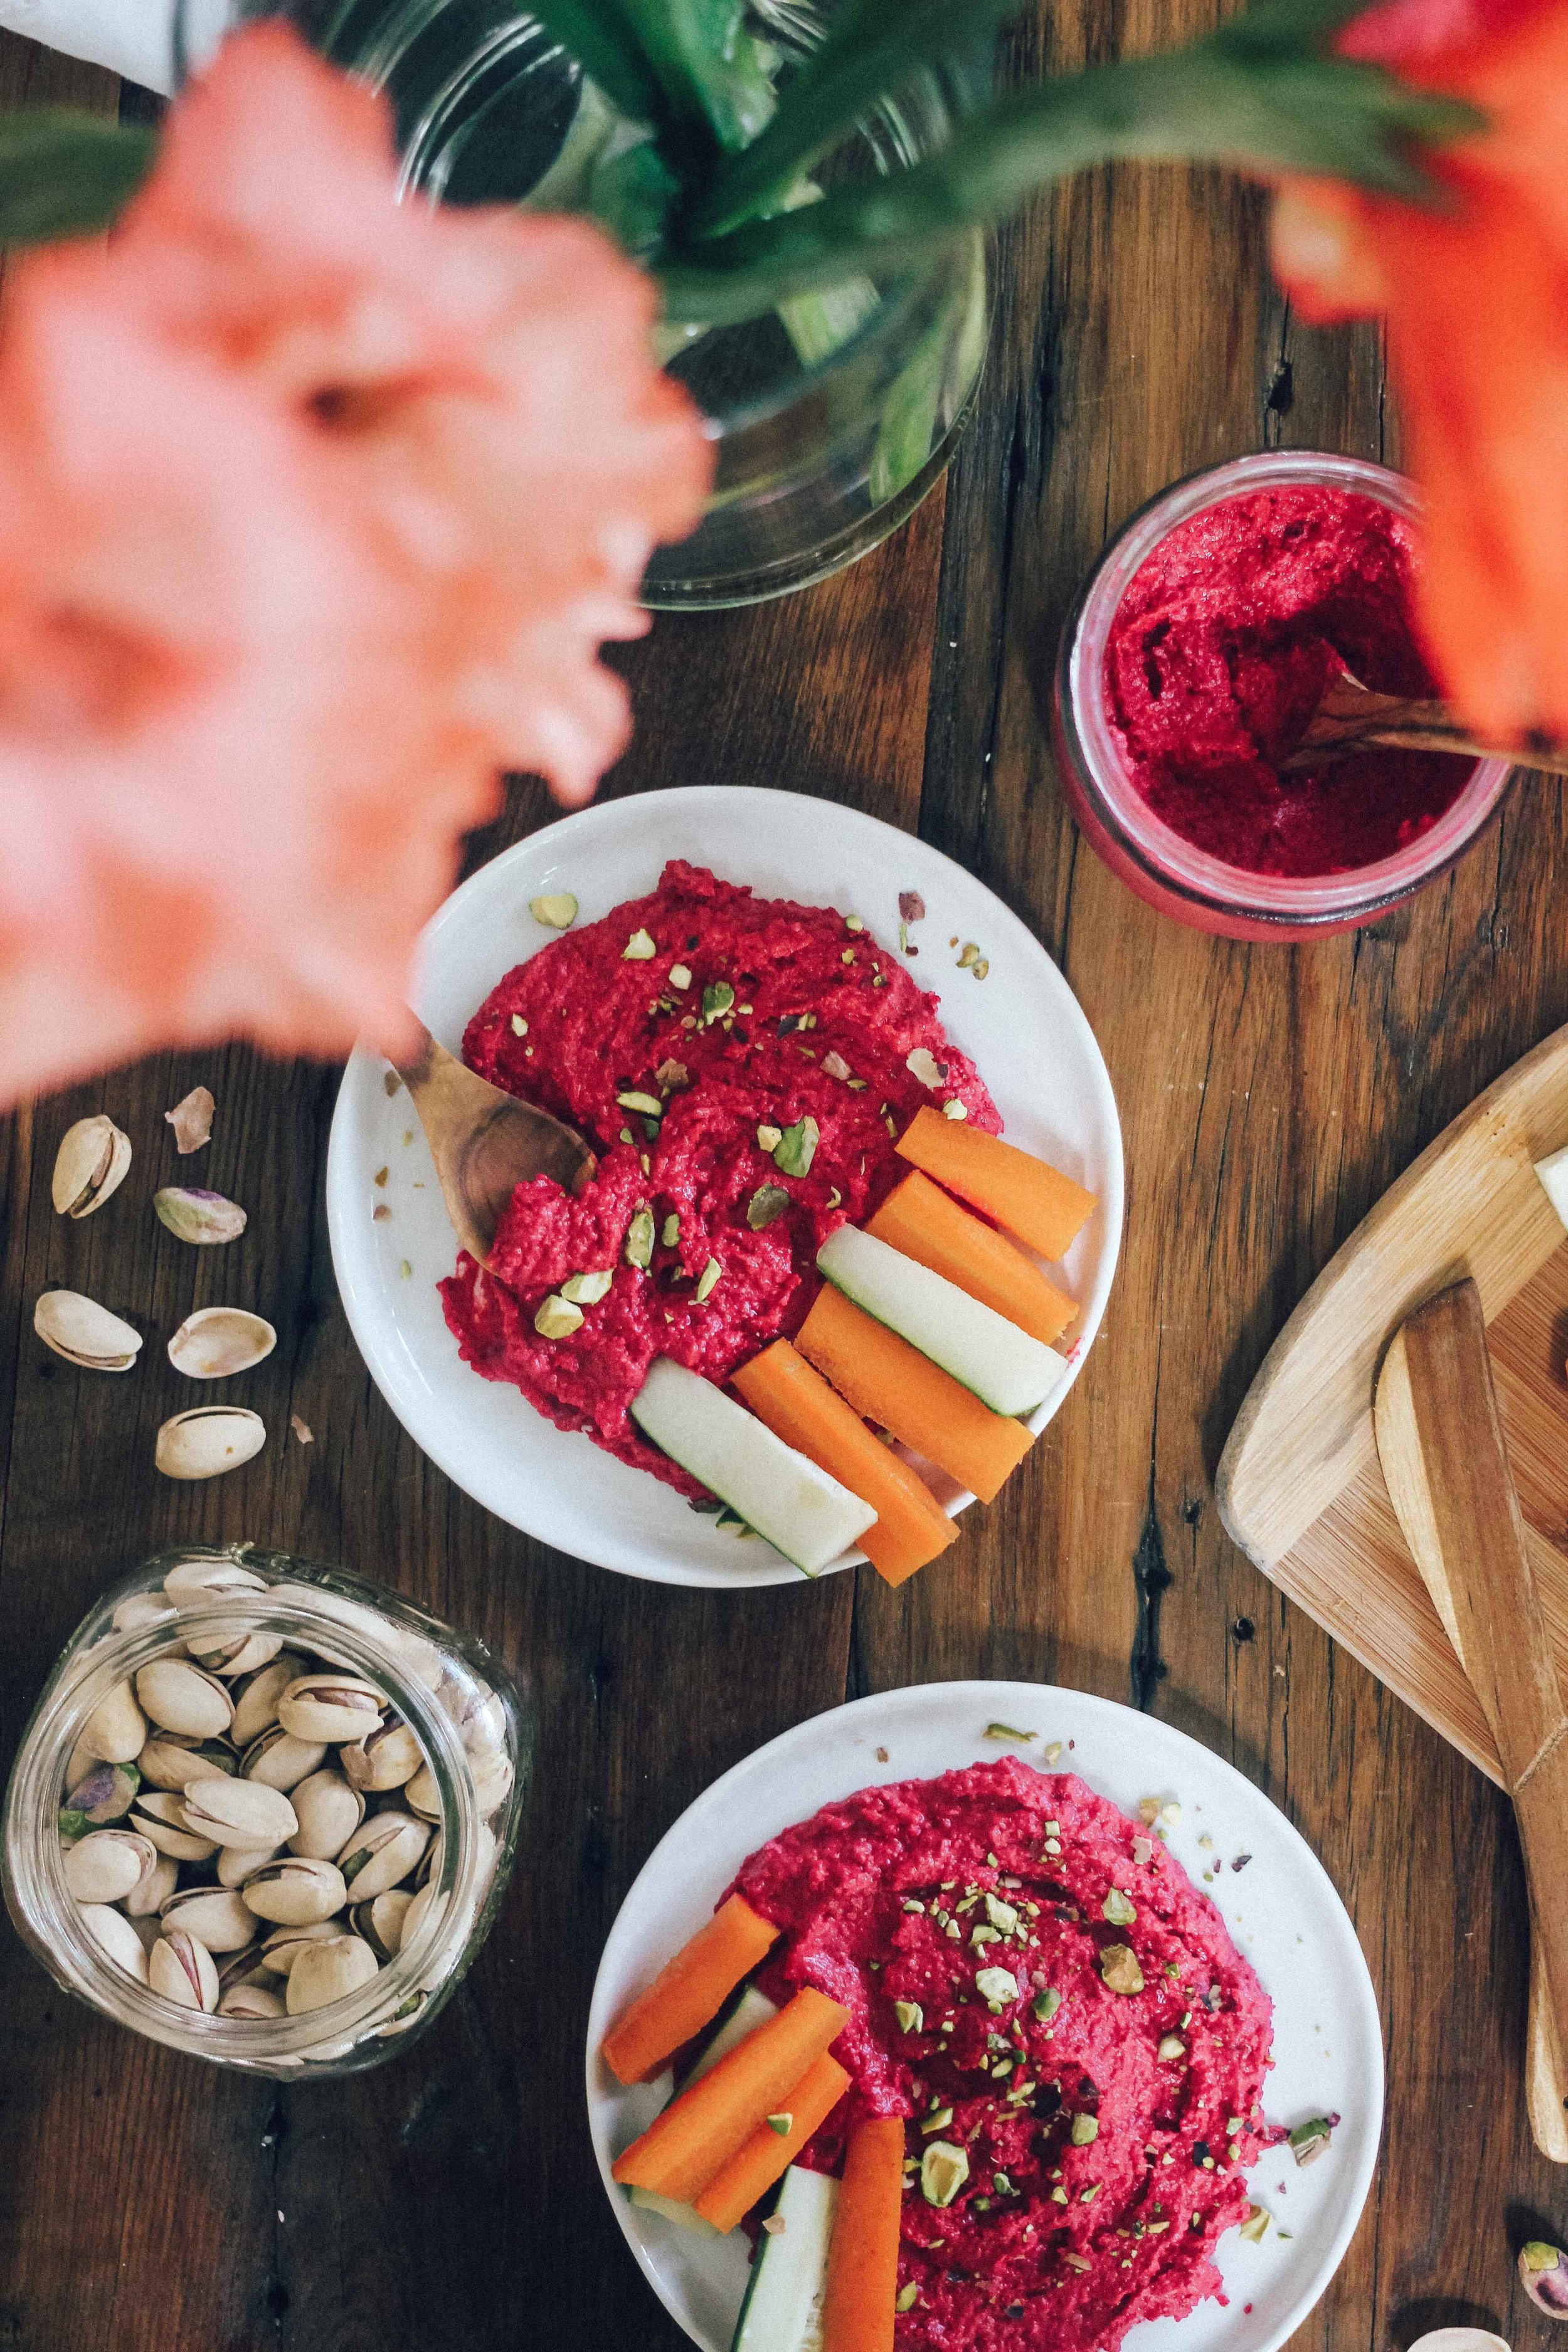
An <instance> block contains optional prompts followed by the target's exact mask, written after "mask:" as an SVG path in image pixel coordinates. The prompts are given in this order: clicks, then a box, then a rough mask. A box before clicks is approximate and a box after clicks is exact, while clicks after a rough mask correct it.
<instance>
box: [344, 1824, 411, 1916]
mask: <svg viewBox="0 0 1568 2352" xmlns="http://www.w3.org/2000/svg"><path fill="white" fill-rule="evenodd" d="M429 1843H430V1831H429V1827H428V1825H427V1824H426V1822H418V1821H416V1820H415V1819H414V1817H413V1815H412V1814H411V1813H376V1814H374V1816H373V1817H372V1819H371V1820H369V1821H368V1822H366V1823H365V1824H364V1827H363V1829H362V1830H359V1831H358V1832H356V1833H355V1834H354V1835H353V1837H352V1838H350V1840H349V1842H348V1843H347V1845H345V1846H344V1848H343V1850H342V1853H340V1854H339V1856H338V1868H339V1869H340V1870H341V1871H342V1874H343V1884H344V1885H345V1886H348V1887H350V1888H352V1890H353V1897H354V1900H355V1902H356V1903H367V1902H369V1900H370V1899H371V1897H372V1896H373V1895H384V1894H385V1893H386V1892H387V1890H388V1888H390V1887H394V1886H397V1885H401V1883H402V1881H403V1880H404V1879H405V1878H407V1877H409V1876H410V1875H411V1874H412V1873H413V1872H414V1871H416V1870H417V1868H418V1867H419V1864H420V1862H421V1861H422V1859H423V1858H424V1853H425V1849H426V1846H427V1845H428V1844H429Z"/></svg>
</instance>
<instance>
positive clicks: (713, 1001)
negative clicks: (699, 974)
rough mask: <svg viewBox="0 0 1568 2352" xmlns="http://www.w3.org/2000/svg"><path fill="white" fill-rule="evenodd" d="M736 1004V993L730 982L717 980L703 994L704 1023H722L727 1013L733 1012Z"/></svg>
mask: <svg viewBox="0 0 1568 2352" xmlns="http://www.w3.org/2000/svg"><path fill="white" fill-rule="evenodd" d="M734 1003H735V992H734V990H733V989H732V988H731V985H730V983H729V982H728V981H727V980H715V981H713V982H710V985H709V986H708V987H706V988H705V989H704V990H703V992H702V1018H703V1020H704V1021H721V1020H722V1019H723V1018H724V1015H725V1013H729V1012H731V1011H732V1010H733V1008H734Z"/></svg>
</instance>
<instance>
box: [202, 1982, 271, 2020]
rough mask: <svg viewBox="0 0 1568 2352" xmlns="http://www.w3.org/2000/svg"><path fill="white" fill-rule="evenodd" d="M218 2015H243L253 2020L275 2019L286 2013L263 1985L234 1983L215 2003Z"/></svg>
mask: <svg viewBox="0 0 1568 2352" xmlns="http://www.w3.org/2000/svg"><path fill="white" fill-rule="evenodd" d="M217 2013H218V2015H219V2016H220V2017H244V2018H248V2019H250V2020H251V2021H253V2022H254V2021H259V2020H260V2019H262V2018H267V2019H269V2020H270V2019H276V2018H279V2017H283V2016H286V2015H287V2013H288V2012H287V2011H285V2009H284V2007H283V2003H282V2001H281V2000H279V1997H278V1995H277V1994H276V1993H275V1992H269V1991H268V1988H267V1987H266V1986H265V1985H258V1984H243V1985H235V1986H234V1987H233V1988H232V1990H230V1991H228V1992H226V1993H225V1995H224V1997H223V1999H222V2000H220V2001H219V2003H218V2005H217Z"/></svg>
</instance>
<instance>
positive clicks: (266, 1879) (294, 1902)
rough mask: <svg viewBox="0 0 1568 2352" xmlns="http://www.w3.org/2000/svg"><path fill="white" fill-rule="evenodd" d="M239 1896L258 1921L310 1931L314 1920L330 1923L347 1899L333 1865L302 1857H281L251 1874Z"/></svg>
mask: <svg viewBox="0 0 1568 2352" xmlns="http://www.w3.org/2000/svg"><path fill="white" fill-rule="evenodd" d="M240 1893H241V1894H242V1895H243V1896H244V1897H245V1900H246V1902H247V1904H248V1905H249V1906H250V1908H251V1910H252V1911H254V1912H255V1914H256V1916H257V1917H258V1919H270V1920H272V1921H273V1922H274V1923H275V1924H276V1925H277V1926H278V1927H311V1926H313V1925H314V1924H315V1923H316V1922H317V1921H318V1920H321V1919H330V1918H331V1916H332V1914H333V1912H334V1911H341V1910H342V1907H343V1905H344V1903H345V1901H346V1900H347V1896H348V1889H347V1887H346V1886H345V1885H344V1884H343V1874H342V1871H341V1870H340V1869H339V1868H338V1866H337V1864H336V1863H333V1862H321V1861H318V1860H316V1859H314V1858H313V1857H311V1856H309V1855H306V1854H285V1855H282V1856H280V1857H279V1860H278V1861H276V1862H266V1863H263V1864H262V1865H261V1868H260V1869H259V1870H253V1871H252V1872H251V1874H250V1876H249V1877H248V1878H247V1880H246V1882H245V1885H243V1886H242V1887H241V1889H240Z"/></svg>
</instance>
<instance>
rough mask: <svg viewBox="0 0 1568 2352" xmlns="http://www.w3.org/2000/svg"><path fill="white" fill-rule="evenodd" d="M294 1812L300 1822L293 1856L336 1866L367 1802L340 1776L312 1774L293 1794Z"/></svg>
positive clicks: (292, 1844)
mask: <svg viewBox="0 0 1568 2352" xmlns="http://www.w3.org/2000/svg"><path fill="white" fill-rule="evenodd" d="M348 1752H349V1751H348V1750H347V1749H346V1748H345V1749H344V1750H343V1753H344V1754H345V1755H346V1754H347V1753H348ZM294 1811H295V1812H296V1813H297V1814H298V1816H299V1822H298V1826H297V1827H296V1829H295V1831H294V1833H293V1834H292V1836H291V1837H290V1838H289V1846H290V1847H291V1849H292V1850H293V1852H294V1853H303V1854H309V1855H310V1856H312V1857H313V1858H314V1859H315V1860H317V1861H319V1862H333V1861H335V1860H336V1859H337V1856H338V1855H339V1854H340V1853H342V1849H343V1847H344V1846H345V1845H346V1844H347V1843H348V1841H349V1840H350V1838H352V1837H353V1833H354V1832H355V1831H356V1830H357V1829H358V1827H359V1825H360V1823H361V1822H363V1819H364V1799H363V1797H362V1796H361V1795H360V1793H359V1791H358V1790H356V1789H351V1788H350V1786H349V1784H348V1782H347V1781H346V1780H344V1778H343V1776H342V1773H341V1772H332V1771H326V1772H312V1773H311V1775H310V1779H309V1780H301V1781H300V1785H299V1787H298V1788H297V1789H296V1790H295V1791H294Z"/></svg>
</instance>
